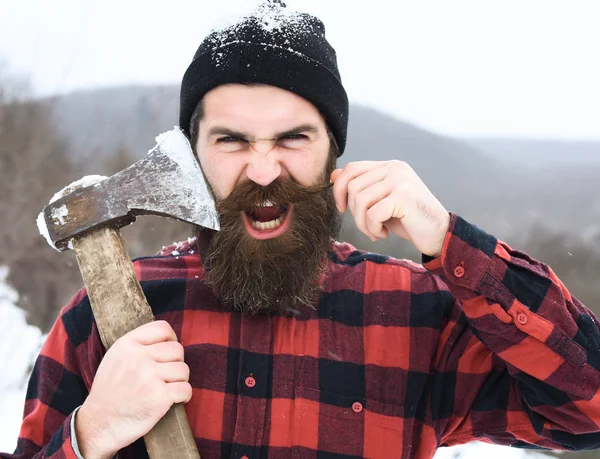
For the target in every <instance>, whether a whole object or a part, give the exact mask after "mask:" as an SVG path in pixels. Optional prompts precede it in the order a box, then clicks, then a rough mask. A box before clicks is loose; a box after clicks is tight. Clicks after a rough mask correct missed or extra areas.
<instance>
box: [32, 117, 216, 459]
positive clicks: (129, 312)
mask: <svg viewBox="0 0 600 459" xmlns="http://www.w3.org/2000/svg"><path fill="white" fill-rule="evenodd" d="M156 141H157V144H156V146H155V147H154V148H153V149H152V150H150V151H149V152H148V154H147V155H146V156H145V157H144V158H142V159H140V160H139V161H137V162H135V163H134V164H133V165H131V166H129V167H128V168H126V169H124V170H122V171H121V172H118V173H117V174H115V175H113V176H112V177H110V178H102V177H98V176H96V180H97V179H98V178H100V181H97V182H96V183H91V182H94V181H95V180H87V179H85V178H84V179H82V180H81V181H79V182H76V183H74V184H72V185H69V186H68V187H66V188H65V189H64V190H63V191H62V192H59V193H57V195H55V196H54V198H53V200H52V201H51V202H50V204H48V205H47V206H46V207H45V208H44V210H43V211H42V212H41V213H40V215H39V216H38V220H37V222H38V227H39V229H40V232H41V233H42V234H43V235H44V236H45V237H46V239H47V240H48V242H49V243H50V245H51V246H52V247H54V248H55V249H57V250H59V251H64V250H66V249H68V248H70V249H73V250H74V251H75V255H76V258H77V262H78V264H79V269H80V271H81V276H82V278H83V282H84V284H85V287H86V289H87V294H88V297H89V299H90V303H91V306H92V311H93V314H94V318H95V321H96V325H97V328H98V332H99V333H100V338H101V340H102V343H103V344H104V346H105V347H106V349H108V348H110V346H112V345H113V344H114V342H115V341H116V340H117V339H119V338H120V337H121V336H123V335H125V334H126V333H128V332H129V331H131V330H133V329H135V328H137V327H139V326H141V325H143V324H146V323H148V322H151V321H152V320H154V316H153V314H152V310H151V308H150V306H149V305H148V302H147V300H146V297H145V296H144V293H143V292H142V288H141V286H140V283H139V282H138V280H137V277H136V275H135V272H134V268H133V264H132V263H131V259H130V258H129V255H128V254H127V250H126V249H125V244H124V241H123V238H122V236H121V232H120V228H122V227H124V226H126V225H128V224H130V223H132V222H133V221H135V218H136V215H148V214H152V215H160V216H164V217H170V218H175V219H177V220H181V221H184V222H188V223H192V224H194V225H199V226H203V227H205V228H210V229H213V230H218V229H219V221H218V215H217V212H216V209H215V202H214V199H213V197H212V195H211V193H210V191H209V189H208V186H207V184H206V181H205V178H204V175H203V173H202V170H201V169H200V166H199V164H198V162H197V160H196V158H195V156H194V154H193V152H192V149H191V146H190V143H189V141H188V139H187V137H186V136H185V135H184V134H183V132H182V131H181V130H180V129H179V128H177V127H176V128H175V129H173V130H171V131H168V132H166V133H163V134H161V135H160V136H158V137H157V138H156ZM67 193H68V194H67ZM144 442H145V444H146V448H147V450H148V454H149V456H150V458H151V459H162V458H172V457H176V458H182V459H192V458H196V459H199V458H200V456H199V454H198V450H197V448H196V442H195V440H194V436H193V434H192V431H191V428H190V425H189V422H188V419H187V417H186V414H185V410H184V407H183V405H181V404H177V405H173V406H172V407H171V409H170V410H169V411H168V412H167V414H166V415H165V416H164V417H163V418H162V419H161V420H160V421H159V422H158V424H157V425H156V426H155V427H154V428H153V429H152V430H151V431H150V432H149V433H148V434H146V435H145V436H144Z"/></svg>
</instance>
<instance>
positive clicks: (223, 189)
mask: <svg viewBox="0 0 600 459" xmlns="http://www.w3.org/2000/svg"><path fill="white" fill-rule="evenodd" d="M230 159H232V158H229V159H228V158H227V157H225V156H217V155H213V156H211V155H206V156H205V157H201V158H200V165H201V167H202V170H203V171H204V175H205V176H206V179H207V180H208V183H209V184H210V186H211V188H212V191H213V193H214V194H215V197H216V198H217V199H224V198H226V197H227V196H229V194H230V193H231V192H232V191H233V189H234V188H235V186H236V185H237V184H238V182H239V178H240V175H241V173H242V166H241V165H240V162H239V161H231V160H230Z"/></svg>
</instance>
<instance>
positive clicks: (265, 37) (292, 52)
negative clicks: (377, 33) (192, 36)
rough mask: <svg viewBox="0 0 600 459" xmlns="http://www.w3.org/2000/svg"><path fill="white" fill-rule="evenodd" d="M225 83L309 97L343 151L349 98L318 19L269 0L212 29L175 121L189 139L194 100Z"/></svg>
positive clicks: (183, 87) (186, 80) (189, 70)
mask: <svg viewBox="0 0 600 459" xmlns="http://www.w3.org/2000/svg"><path fill="white" fill-rule="evenodd" d="M226 83H262V84H268V85H272V86H277V87H279V88H282V89H286V90H288V91H291V92H293V93H295V94H298V95H299V96H301V97H303V98H305V99H307V100H308V101H310V102H312V103H313V104H314V105H315V106H316V107H317V108H318V109H319V110H320V111H321V113H322V114H323V115H324V117H325V119H326V120H327V124H328V126H329V128H330V129H331V131H332V133H333V135H334V137H335V138H336V141H337V143H338V147H339V151H340V154H341V153H343V151H344V148H345V145H346V136H347V129H348V97H347V95H346V91H345V90H344V87H343V85H342V81H341V77H340V73H339V71H338V67H337V58H336V53H335V50H334V49H333V47H331V45H330V44H329V43H328V42H327V39H326V38H325V26H324V25H323V23H322V22H321V21H320V20H319V19H318V18H316V17H314V16H311V15H309V14H307V13H299V12H296V11H293V10H290V9H288V8H287V7H286V5H285V3H283V2H282V1H267V2H264V3H262V4H260V5H259V6H258V7H257V8H256V9H255V10H254V11H252V12H251V13H250V14H248V15H246V16H243V17H241V18H238V19H237V20H236V21H235V22H234V23H233V24H229V25H226V26H223V27H220V28H219V29H215V30H213V31H211V32H210V33H209V35H208V36H207V37H206V38H205V39H204V41H203V42H202V43H201V44H200V47H199V48H198V50H197V51H196V54H195V55H194V58H193V60H192V62H191V64H190V65H189V67H188V68H187V70H186V72H185V74H184V76H183V80H182V83H181V95H180V96H181V99H180V109H179V110H180V111H179V125H180V127H181V129H183V131H184V132H185V133H186V134H187V135H188V137H189V136H190V131H189V128H190V121H191V118H192V114H193V112H194V109H195V108H196V105H197V104H198V102H200V100H201V99H202V97H203V96H204V94H206V93H207V92H208V91H210V90H211V89H213V88H215V87H217V86H220V85H222V84H226Z"/></svg>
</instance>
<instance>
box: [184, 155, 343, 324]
mask: <svg viewBox="0 0 600 459" xmlns="http://www.w3.org/2000/svg"><path fill="white" fill-rule="evenodd" d="M334 168H335V163H334V162H333V163H331V164H329V165H328V167H327V168H326V170H325V172H324V174H323V176H322V177H321V178H320V180H319V183H317V184H316V185H314V186H311V187H302V186H301V185H299V184H298V183H297V182H295V181H293V180H292V179H278V180H276V181H274V182H272V183H271V184H269V185H268V186H265V187H263V186H260V185H257V184H256V183H254V182H252V181H247V182H245V183H242V184H240V185H238V186H237V187H236V188H235V189H234V190H233V191H232V192H231V194H230V195H229V196H227V198H224V199H218V200H217V202H216V206H217V211H218V212H219V215H220V223H221V230H220V231H218V232H213V231H210V230H205V229H202V228H196V229H195V233H196V234H195V235H196V237H197V238H198V241H199V245H200V254H201V257H202V259H203V264H204V268H205V273H206V274H205V283H206V284H207V285H208V286H209V287H211V288H212V290H213V291H214V293H215V294H216V295H217V297H218V298H219V300H220V302H221V304H222V305H223V306H224V307H225V308H227V309H229V310H233V311H240V312H245V313H249V314H258V313H271V312H275V313H279V314H285V315H290V314H298V313H299V312H300V310H301V309H303V308H311V309H315V308H316V304H317V302H318V299H319V295H320V292H321V288H322V283H323V281H324V279H325V275H326V274H327V253H328V252H330V251H331V250H332V243H333V242H334V240H335V239H336V238H337V237H338V235H339V231H340V227H341V218H340V214H339V213H338V211H337V210H336V207H335V200H334V198H333V192H332V188H331V187H330V185H329V180H328V177H329V175H330V173H331V172H332V171H333V169H334ZM265 201H270V202H271V203H272V204H274V205H277V206H282V207H284V208H288V209H290V210H288V212H291V213H290V215H288V216H287V218H289V219H291V220H290V222H289V223H290V225H289V227H288V228H287V230H286V231H285V232H284V233H283V234H281V235H279V236H278V237H275V238H272V239H265V240H258V239H255V238H253V237H252V236H251V235H250V234H248V232H247V230H246V228H245V224H244V221H243V218H244V216H243V213H244V212H246V213H250V212H251V211H252V209H255V208H257V207H259V206H261V205H263V203H264V202H265Z"/></svg>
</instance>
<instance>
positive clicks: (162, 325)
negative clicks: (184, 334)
mask: <svg viewBox="0 0 600 459" xmlns="http://www.w3.org/2000/svg"><path fill="white" fill-rule="evenodd" d="M128 336H129V337H130V338H132V339H133V340H135V341H137V342H138V343H139V344H144V345H148V344H154V343H159V342H162V341H177V335H176V334H175V331H174V330H173V328H172V327H171V325H169V323H168V322H166V321H164V320H157V321H154V322H150V323H147V324H144V325H142V326H140V327H138V328H136V329H135V330H133V331H131V332H129V333H128Z"/></svg>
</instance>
